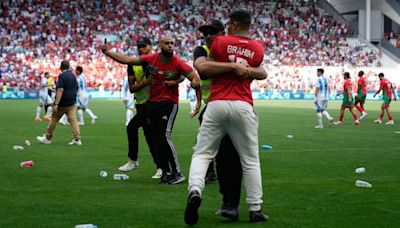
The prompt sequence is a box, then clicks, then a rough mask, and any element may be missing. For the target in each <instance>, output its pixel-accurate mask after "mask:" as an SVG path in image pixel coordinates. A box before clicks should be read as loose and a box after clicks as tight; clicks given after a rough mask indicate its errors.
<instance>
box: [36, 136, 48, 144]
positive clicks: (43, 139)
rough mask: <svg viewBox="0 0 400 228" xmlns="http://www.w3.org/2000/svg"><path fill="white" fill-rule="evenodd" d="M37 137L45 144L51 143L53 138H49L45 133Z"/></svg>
mask: <svg viewBox="0 0 400 228" xmlns="http://www.w3.org/2000/svg"><path fill="white" fill-rule="evenodd" d="M36 139H37V140H38V141H39V142H41V143H43V144H51V140H48V139H47V138H46V136H45V135H43V136H38V137H36Z"/></svg>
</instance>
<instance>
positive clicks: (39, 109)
mask: <svg viewBox="0 0 400 228" xmlns="http://www.w3.org/2000/svg"><path fill="white" fill-rule="evenodd" d="M41 112H42V107H40V106H37V108H36V118H40V113H41Z"/></svg>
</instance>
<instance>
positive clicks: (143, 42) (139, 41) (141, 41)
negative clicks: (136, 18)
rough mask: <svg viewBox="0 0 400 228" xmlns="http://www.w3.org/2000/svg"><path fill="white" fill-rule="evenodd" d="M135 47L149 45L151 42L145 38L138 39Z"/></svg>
mask: <svg viewBox="0 0 400 228" xmlns="http://www.w3.org/2000/svg"><path fill="white" fill-rule="evenodd" d="M136 45H151V41H150V39H149V38H147V37H140V38H139V39H138V40H137V42H136Z"/></svg>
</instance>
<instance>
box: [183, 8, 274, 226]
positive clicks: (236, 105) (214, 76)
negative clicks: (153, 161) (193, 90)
mask: <svg viewBox="0 0 400 228" xmlns="http://www.w3.org/2000/svg"><path fill="white" fill-rule="evenodd" d="M250 24H251V16H250V14H249V12H247V11H243V10H238V11H235V12H233V13H231V14H230V15H229V23H228V29H227V30H228V33H229V35H228V36H217V34H218V32H219V31H222V30H224V28H223V27H224V26H223V25H222V23H221V22H219V21H216V20H213V21H211V23H210V24H209V25H205V26H201V27H199V29H198V30H199V31H201V32H202V33H203V35H204V37H205V39H206V41H207V46H208V47H210V52H209V53H208V55H207V56H204V55H203V57H200V58H197V59H196V60H195V61H194V67H195V68H196V70H197V71H198V72H199V74H200V76H201V79H205V77H207V78H210V79H211V80H212V81H211V87H210V97H209V98H208V100H207V101H209V102H208V103H207V108H206V111H205V112H204V116H203V121H202V123H201V126H200V129H199V133H198V135H197V143H196V149H195V151H194V153H193V156H192V161H191V165H190V172H189V181H188V190H189V196H188V200H187V206H186V210H185V214H184V219H185V223H186V224H188V225H194V224H196V223H197V222H198V220H199V211H198V209H199V207H200V205H201V199H202V190H203V189H204V187H205V186H204V182H205V181H204V177H205V176H206V171H207V168H208V166H209V164H210V162H211V161H212V160H213V158H216V164H217V174H218V181H219V183H220V192H221V193H222V195H223V205H222V208H221V209H220V210H219V211H218V212H217V214H218V215H220V216H222V217H225V218H228V219H231V220H237V219H238V201H239V197H238V194H240V182H241V175H239V169H240V170H241V171H240V172H242V173H243V179H244V187H245V189H246V196H247V197H246V201H247V203H248V204H249V222H252V223H256V222H264V221H267V220H268V216H267V215H265V214H264V213H263V212H262V211H261V203H262V188H261V170H260V168H259V165H260V164H259V159H258V156H259V155H258V135H257V133H258V132H257V127H258V123H257V116H256V115H255V113H254V110H253V106H252V102H253V101H252V96H251V90H250V83H251V81H252V80H254V79H260V80H261V79H265V78H266V77H267V73H266V72H265V70H264V68H263V67H262V66H261V64H262V61H263V54H264V49H263V47H262V45H261V44H260V43H257V42H256V41H254V40H252V39H251V38H250V37H249V28H250ZM234 34H239V35H236V36H235V35H234ZM242 37H243V38H242ZM241 45H242V46H243V47H245V48H246V49H240V48H239V47H242V46H241ZM240 50H247V51H249V52H251V56H249V57H246V56H244V51H240ZM235 51H238V52H235ZM247 51H246V53H248V52H247ZM195 52H196V51H195ZM216 53H217V54H216ZM236 53H238V54H237V55H239V54H240V56H236V55H235V54H236ZM195 56H196V53H195ZM241 56H243V58H241ZM232 57H233V58H232ZM245 57H246V58H247V59H246V58H245ZM253 57H255V58H253ZM222 58H223V59H224V60H222ZM208 60H211V61H208ZM247 60H248V61H247ZM246 63H247V64H246ZM225 82H226V84H224V83H225ZM241 92H243V93H241ZM220 104H221V105H222V106H221V105H220ZM231 104H232V106H230V105H231ZM244 110H246V116H245V117H244V115H243V113H244V112H241V111H244ZM247 114H248V115H247ZM227 118H228V119H227ZM238 124H239V125H238ZM242 124H243V125H242ZM239 126H240V127H239ZM242 126H249V127H248V128H247V127H246V130H243V128H242ZM240 128H242V129H240ZM241 134H243V137H241V136H240V135H241ZM227 135H229V137H230V138H231V139H232V141H231V143H232V142H234V145H235V146H234V148H236V151H237V152H233V151H231V150H230V151H228V150H227V148H224V146H225V145H221V144H223V143H224V142H223V139H226V136H227ZM213 136H215V137H213ZM233 139H234V140H233ZM221 147H222V150H221ZM234 154H235V156H236V158H234V157H233V155H234ZM238 155H240V159H239V160H240V161H237V159H238ZM247 156H249V157H247ZM253 158H254V160H252V159H253ZM232 159H236V161H233V160H232ZM250 160H251V161H250ZM234 164H235V165H234ZM234 194H236V195H234ZM228 197H233V198H230V199H228Z"/></svg>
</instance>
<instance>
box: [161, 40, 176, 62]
mask: <svg viewBox="0 0 400 228" xmlns="http://www.w3.org/2000/svg"><path fill="white" fill-rule="evenodd" d="M174 45H175V42H174V39H173V38H172V37H170V36H164V37H162V38H161V39H160V43H159V44H158V46H159V47H160V49H161V53H162V54H163V55H164V56H165V57H168V58H169V57H172V55H173V54H174Z"/></svg>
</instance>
